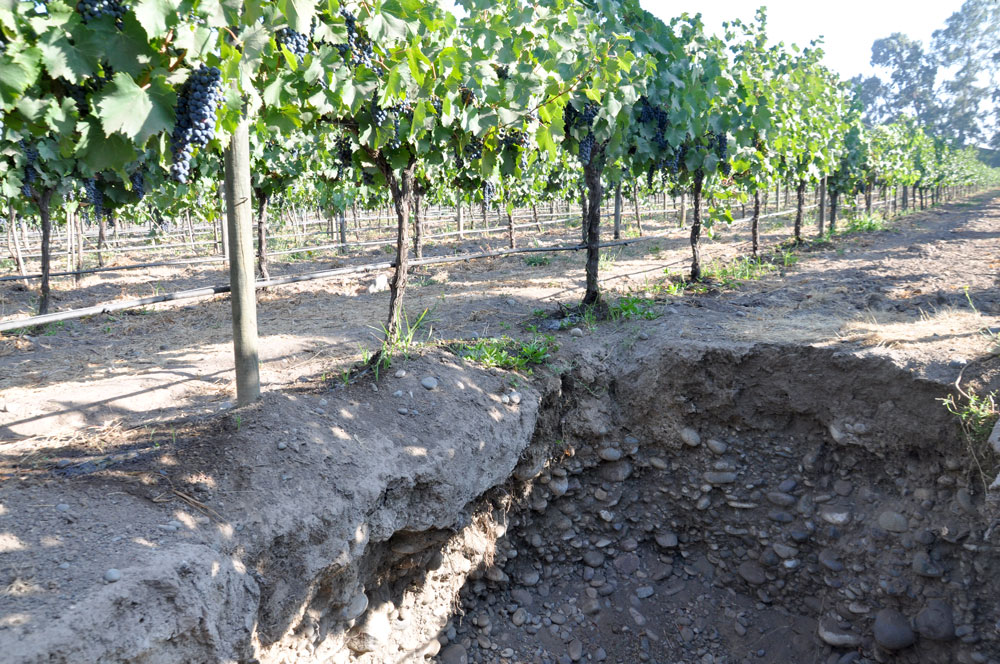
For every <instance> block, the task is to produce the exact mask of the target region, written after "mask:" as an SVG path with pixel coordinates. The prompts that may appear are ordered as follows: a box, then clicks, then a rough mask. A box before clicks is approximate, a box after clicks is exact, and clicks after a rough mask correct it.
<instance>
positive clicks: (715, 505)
mask: <svg viewBox="0 0 1000 664" xmlns="http://www.w3.org/2000/svg"><path fill="white" fill-rule="evenodd" d="M659 360H660V361H659V362H657V363H656V364H655V365H653V366H650V365H649V364H645V363H640V366H639V367H635V368H633V369H632V370H631V371H626V372H625V373H624V374H623V375H622V376H620V377H619V378H618V379H617V380H612V381H611V382H609V383H604V382H603V381H602V380H601V379H600V378H598V377H596V376H592V375H588V374H587V372H586V371H583V372H582V373H583V375H579V373H580V372H577V373H576V374H575V375H571V376H567V377H564V380H563V384H564V388H565V387H567V386H569V389H568V390H566V391H565V394H564V397H567V396H568V397H569V398H568V399H567V401H568V402H572V403H573V405H572V408H571V409H570V410H568V411H567V412H566V413H565V414H564V415H563V416H562V417H561V418H560V424H561V426H560V427H558V429H559V431H560V432H561V433H562V434H567V433H568V434H570V435H569V436H566V437H562V436H558V437H560V438H562V440H561V441H560V442H553V445H552V447H551V448H550V449H551V450H552V452H553V454H551V455H549V456H548V457H547V458H546V460H545V461H544V464H543V462H542V460H541V459H540V458H539V457H532V458H531V459H529V461H527V462H525V463H522V465H521V466H520V467H519V470H518V474H516V477H520V478H526V477H532V479H530V480H527V481H525V482H524V483H523V484H520V485H518V487H517V490H516V495H517V496H518V498H519V500H518V501H517V503H516V504H517V506H518V507H517V508H515V509H514V510H513V511H512V512H511V513H510V514H509V515H508V522H507V523H506V533H507V536H506V537H504V538H502V539H501V540H500V541H499V542H498V545H497V551H496V554H495V556H496V557H495V565H494V566H493V567H489V568H487V569H485V570H478V571H476V572H474V573H473V574H472V575H471V576H470V582H469V583H468V584H466V586H465V587H464V588H463V589H462V593H461V598H462V604H461V607H462V609H461V611H460V613H459V614H458V615H456V616H454V617H453V618H452V619H451V620H449V622H448V624H447V626H446V628H445V630H444V633H443V635H442V638H441V642H442V643H443V644H445V645H444V648H443V650H442V651H441V653H440V655H439V657H438V659H437V661H439V662H442V663H446V664H459V663H461V662H469V663H472V662H484V663H485V662H501V663H502V662H532V663H551V664H555V663H559V664H565V663H568V662H577V661H585V662H602V661H607V662H618V663H623V664H627V663H630V662H660V663H675V662H676V663H681V662H684V663H687V662H705V663H712V662H715V663H736V662H740V663H742V662H773V663H787V662H826V663H829V664H834V663H838V664H847V663H849V662H912V663H918V662H919V663H928V664H929V663H932V662H934V663H938V662H995V661H1000V648H998V643H997V634H996V630H997V628H998V626H997V619H998V618H1000V615H998V613H997V608H996V602H995V597H996V595H997V588H996V582H995V578H994V577H993V576H991V575H990V574H989V570H990V569H992V568H995V567H994V566H995V565H996V564H997V562H998V560H997V550H996V542H997V539H998V538H997V536H996V534H995V533H994V526H995V525H996V521H995V520H994V518H993V517H995V514H996V510H995V505H994V504H992V503H990V504H986V505H984V504H982V503H981V502H980V500H981V497H982V494H983V487H982V485H981V484H979V480H978V478H977V477H976V474H975V473H974V472H970V471H971V468H970V466H969V465H968V463H969V462H968V460H967V459H965V457H964V454H963V453H962V451H961V448H960V447H958V446H957V445H958V441H957V439H956V438H955V437H954V429H953V426H952V423H951V422H949V421H948V420H947V418H946V417H942V414H941V412H940V411H941V410H942V409H941V408H940V406H937V405H935V404H934V403H933V402H934V399H935V397H934V388H933V386H932V385H930V384H927V383H924V382H922V381H919V380H913V379H912V378H911V377H909V376H907V375H906V374H904V373H903V372H901V371H900V370H899V369H897V368H896V367H894V366H893V365H891V364H890V363H888V362H884V361H877V360H873V359H859V358H857V357H853V356H849V355H837V354H835V353H829V352H826V351H818V350H816V349H810V348H797V349H789V348H779V347H770V348H768V347H756V348H754V349H753V350H752V351H750V352H747V353H745V354H740V353H732V352H731V351H730V352H725V351H720V350H708V349H702V350H701V351H699V352H695V353H693V354H692V353H691V352H690V351H689V352H686V353H685V352H681V353H679V355H678V356H675V357H672V358H668V357H665V356H661V357H660V358H659ZM862 376H863V377H864V380H860V381H859V378H860V377H862ZM590 380H593V381H594V382H590ZM574 383H575V385H574ZM571 395H575V396H571ZM571 423H577V424H576V425H575V426H574V425H572V424H571ZM567 429H569V431H567ZM550 435H551V436H552V437H556V436H557V435H558V434H557V433H556V432H551V434H550ZM535 449H536V453H537V448H535ZM977 484H978V489H977Z"/></svg>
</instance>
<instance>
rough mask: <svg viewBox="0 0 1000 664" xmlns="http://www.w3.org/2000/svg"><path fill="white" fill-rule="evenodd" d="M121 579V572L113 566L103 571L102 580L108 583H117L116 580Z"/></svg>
mask: <svg viewBox="0 0 1000 664" xmlns="http://www.w3.org/2000/svg"><path fill="white" fill-rule="evenodd" d="M121 579H122V573H121V572H120V571H119V570H116V569H115V568H114V567H112V568H111V569H109V570H108V571H107V572H105V573H104V580H105V581H107V582H108V583H117V582H118V581H121Z"/></svg>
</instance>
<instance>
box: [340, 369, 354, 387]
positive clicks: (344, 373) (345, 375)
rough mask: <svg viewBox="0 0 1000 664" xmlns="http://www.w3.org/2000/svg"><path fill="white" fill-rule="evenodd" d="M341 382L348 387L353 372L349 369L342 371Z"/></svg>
mask: <svg viewBox="0 0 1000 664" xmlns="http://www.w3.org/2000/svg"><path fill="white" fill-rule="evenodd" d="M340 382H341V383H342V384H343V385H344V387H347V386H349V385H350V384H351V372H350V370H349V369H344V370H343V371H341V372H340Z"/></svg>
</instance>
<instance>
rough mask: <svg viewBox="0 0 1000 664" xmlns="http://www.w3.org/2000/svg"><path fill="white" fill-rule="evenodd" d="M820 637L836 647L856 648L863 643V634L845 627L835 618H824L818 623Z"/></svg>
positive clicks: (824, 641)
mask: <svg viewBox="0 0 1000 664" xmlns="http://www.w3.org/2000/svg"><path fill="white" fill-rule="evenodd" d="M817 632H818V634H819V638H820V639H822V640H823V643H826V644H827V645H831V646H834V647H836V648H856V647H858V646H859V645H861V636H860V635H859V634H855V633H854V632H852V631H850V630H849V629H843V628H841V627H840V625H838V624H837V622H836V621H835V620H831V619H830V618H823V619H821V620H820V621H819V623H818V625H817Z"/></svg>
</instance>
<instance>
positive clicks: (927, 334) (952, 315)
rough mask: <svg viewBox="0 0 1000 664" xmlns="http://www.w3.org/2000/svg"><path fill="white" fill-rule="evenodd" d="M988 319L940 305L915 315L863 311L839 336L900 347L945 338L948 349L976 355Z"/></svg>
mask: <svg viewBox="0 0 1000 664" xmlns="http://www.w3.org/2000/svg"><path fill="white" fill-rule="evenodd" d="M989 323H990V319H989V318H988V317H986V316H983V315H982V314H981V313H979V312H978V311H971V310H969V309H957V308H954V307H943V308H940V309H932V310H930V311H923V310H921V311H919V312H918V315H917V317H916V318H915V317H914V316H913V315H910V314H905V313H898V312H877V313H876V312H871V311H869V312H867V313H866V314H865V315H864V316H863V317H861V318H860V319H856V320H852V321H849V322H847V323H846V324H844V326H843V327H842V328H841V329H840V331H839V334H840V337H841V338H842V339H844V340H847V341H852V342H855V343H859V344H860V345H862V346H868V347H881V348H893V349H900V348H906V347H908V346H913V345H916V344H924V343H936V342H940V341H947V342H948V343H949V347H950V348H955V349H956V350H960V351H962V352H968V353H972V354H980V353H982V352H983V350H984V349H983V346H984V343H985V341H986V340H985V339H984V337H983V335H982V334H981V331H982V330H983V329H984V328H985V327H988V326H989Z"/></svg>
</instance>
